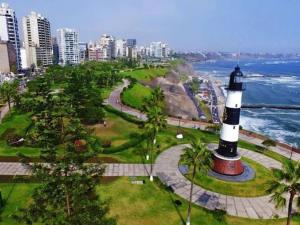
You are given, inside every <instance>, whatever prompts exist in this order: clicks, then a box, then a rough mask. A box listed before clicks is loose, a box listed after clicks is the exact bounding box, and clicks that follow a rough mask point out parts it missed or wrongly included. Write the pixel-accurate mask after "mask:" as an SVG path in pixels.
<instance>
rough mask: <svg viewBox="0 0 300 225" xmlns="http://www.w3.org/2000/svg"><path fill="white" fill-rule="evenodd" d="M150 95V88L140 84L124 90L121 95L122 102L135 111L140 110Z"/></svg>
mask: <svg viewBox="0 0 300 225" xmlns="http://www.w3.org/2000/svg"><path fill="white" fill-rule="evenodd" d="M150 94H151V88H148V87H146V86H144V85H142V84H140V83H136V84H134V85H133V87H132V88H128V89H126V90H125V91H124V92H123V94H122V101H123V103H124V104H125V105H128V106H131V107H133V108H136V109H141V108H142V106H143V104H144V100H145V98H147V97H149V96H150Z"/></svg>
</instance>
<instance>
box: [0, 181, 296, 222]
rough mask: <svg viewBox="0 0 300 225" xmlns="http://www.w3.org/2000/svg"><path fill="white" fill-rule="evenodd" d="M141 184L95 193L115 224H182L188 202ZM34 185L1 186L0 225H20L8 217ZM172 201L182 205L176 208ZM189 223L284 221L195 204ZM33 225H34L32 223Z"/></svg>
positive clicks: (118, 184) (101, 187) (110, 187)
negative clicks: (247, 216)
mask: <svg viewBox="0 0 300 225" xmlns="http://www.w3.org/2000/svg"><path fill="white" fill-rule="evenodd" d="M139 179H145V181H146V183H145V184H144V185H136V184H131V182H130V179H129V178H127V177H122V178H119V179H117V180H115V181H113V182H111V183H105V184H101V185H99V186H98V188H97V192H98V194H99V196H100V199H102V200H109V201H110V216H113V217H114V218H116V219H117V223H118V225H128V224H130V225H140V224H143V225H184V220H185V218H186V212H187V207H188V203H187V201H186V200H183V199H181V198H180V197H178V196H177V195H175V194H173V193H171V192H170V191H168V190H166V188H165V187H164V186H162V185H161V183H160V182H158V181H155V182H149V181H148V178H139ZM36 185H37V184H28V183H26V184H23V183H17V184H12V183H9V184H8V183H1V184H0V189H1V192H2V196H3V198H4V199H5V201H6V205H5V207H4V208H3V209H2V212H1V219H2V221H1V222H0V225H21V224H20V223H17V222H16V221H15V220H13V219H12V217H11V215H13V214H15V213H17V212H18V209H20V208H24V207H26V205H28V203H29V202H30V196H31V194H32V192H33V189H34V188H35V187H36ZM175 200H179V201H181V203H182V205H180V206H176V205H175V204H174V201H175ZM299 222H300V217H299V216H294V218H293V224H292V225H296V224H299ZM192 223H193V224H201V225H229V224H230V225H266V224H268V225H283V224H285V219H272V220H251V219H245V218H238V217H232V216H228V215H225V214H223V213H220V212H219V213H218V212H214V211H208V210H206V209H203V208H201V207H198V206H196V205H193V207H192ZM34 225H35V224H34Z"/></svg>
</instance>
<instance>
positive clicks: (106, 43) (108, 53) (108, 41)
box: [99, 34, 116, 60]
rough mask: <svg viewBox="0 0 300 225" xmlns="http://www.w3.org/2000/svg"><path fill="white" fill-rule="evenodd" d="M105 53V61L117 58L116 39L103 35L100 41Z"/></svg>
mask: <svg viewBox="0 0 300 225" xmlns="http://www.w3.org/2000/svg"><path fill="white" fill-rule="evenodd" d="M99 45H100V48H101V49H102V51H103V60H110V59H113V58H115V57H116V49H115V38H114V37H113V36H111V35H108V34H103V35H102V36H101V38H100V41H99Z"/></svg>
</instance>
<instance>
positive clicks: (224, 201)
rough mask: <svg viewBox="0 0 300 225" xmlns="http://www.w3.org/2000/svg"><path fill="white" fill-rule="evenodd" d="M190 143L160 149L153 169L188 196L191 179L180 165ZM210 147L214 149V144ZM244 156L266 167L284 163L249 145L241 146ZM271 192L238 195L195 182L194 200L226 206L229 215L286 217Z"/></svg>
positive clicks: (169, 184) (161, 177)
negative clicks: (218, 190) (223, 192)
mask: <svg viewBox="0 0 300 225" xmlns="http://www.w3.org/2000/svg"><path fill="white" fill-rule="evenodd" d="M186 147H188V145H177V146H174V147H171V148H169V149H168V150H166V151H164V152H163V153H161V154H160V155H159V156H158V158H157V159H156V161H155V165H154V172H155V173H156V175H157V176H158V177H159V179H160V180H161V181H162V182H163V183H164V184H165V185H167V186H169V187H171V188H172V189H173V191H174V192H175V193H176V194H177V195H179V196H180V197H182V198H184V199H186V200H189V193H190V188H191V182H190V181H189V180H187V179H186V178H185V177H184V176H183V175H182V174H181V172H180V171H179V169H178V162H179V160H180V155H181V154H182V153H183V149H184V148H186ZM209 148H211V149H214V145H210V146H209ZM239 151H240V153H241V154H242V156H245V157H247V158H250V159H252V160H255V161H256V162H258V163H261V164H262V165H263V166H265V167H267V168H272V167H275V168H280V167H281V164H280V163H279V162H277V161H276V160H273V159H271V158H269V157H267V156H264V155H262V154H259V153H255V152H252V151H249V150H246V149H240V150H239ZM269 200H270V196H261V197H251V198H250V197H249V198H244V197H235V196H229V195H223V194H219V193H215V192H212V191H208V190H205V189H204V188H201V187H199V186H197V185H194V190H193V196H192V201H193V203H194V204H197V205H199V206H202V207H205V208H207V209H210V210H214V209H224V210H225V211H226V212H227V213H228V214H229V215H232V216H238V217H245V218H251V219H270V218H273V217H274V216H275V215H277V216H279V217H286V215H287V209H284V210H277V209H275V206H274V204H273V203H271V202H269Z"/></svg>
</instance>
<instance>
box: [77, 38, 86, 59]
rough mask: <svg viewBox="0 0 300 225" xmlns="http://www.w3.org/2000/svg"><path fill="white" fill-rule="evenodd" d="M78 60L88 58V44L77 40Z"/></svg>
mask: <svg viewBox="0 0 300 225" xmlns="http://www.w3.org/2000/svg"><path fill="white" fill-rule="evenodd" d="M78 45H79V62H81V63H82V62H85V61H86V60H87V58H88V44H87V43H85V42H79V43H78Z"/></svg>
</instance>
